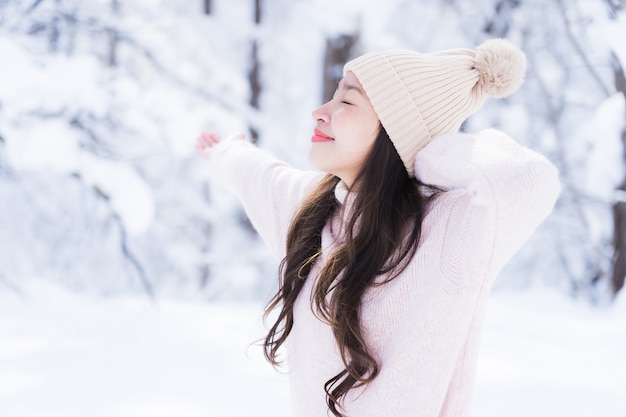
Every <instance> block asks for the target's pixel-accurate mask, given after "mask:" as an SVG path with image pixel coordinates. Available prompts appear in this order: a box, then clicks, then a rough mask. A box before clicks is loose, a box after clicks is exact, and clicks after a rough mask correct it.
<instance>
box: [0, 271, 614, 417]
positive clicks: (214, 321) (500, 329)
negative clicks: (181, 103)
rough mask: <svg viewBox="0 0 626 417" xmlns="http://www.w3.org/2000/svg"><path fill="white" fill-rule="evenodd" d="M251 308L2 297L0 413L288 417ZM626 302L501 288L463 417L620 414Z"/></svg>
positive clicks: (283, 389)
mask: <svg viewBox="0 0 626 417" xmlns="http://www.w3.org/2000/svg"><path fill="white" fill-rule="evenodd" d="M261 313H262V305H261V304H260V303H254V302H251V303H223V302H218V303H202V302H197V301H177V300H173V299H162V300H157V301H156V302H155V303H152V302H150V301H149V300H148V299H147V298H145V297H143V296H140V295H139V296H119V297H114V298H101V297H90V296H85V295H78V294H75V293H71V292H67V291H66V290H64V289H62V288H61V287H57V286H54V285H51V284H48V283H44V282H43V281H32V282H31V284H29V285H27V286H25V288H23V291H22V292H21V293H20V294H16V293H13V292H10V291H6V290H5V291H3V292H0V416H2V417H61V416H62V417H87V416H88V417H126V416H128V417H130V416H133V417H136V416H154V417H160V416H174V415H175V416H177V417H199V416H205V417H249V416H259V417H264V416H273V417H288V416H289V415H290V414H289V406H288V404H289V397H288V384H287V377H286V375H285V374H284V373H280V372H277V371H276V370H274V369H273V368H272V367H271V366H270V365H269V364H267V363H265V361H264V359H263V358H262V349H261V348H260V347H259V346H258V345H255V344H254V343H255V341H257V340H258V339H259V338H261V337H262V336H263V335H264V329H263V327H262V325H261V319H260V317H261ZM624 346H626V297H622V298H621V299H620V300H617V301H616V303H614V304H613V305H612V306H611V307H610V308H605V309H598V308H593V307H591V306H589V305H588V304H585V303H582V302H581V303H577V302H576V301H573V300H571V299H569V298H565V297H564V296H563V295H559V294H556V293H553V292H550V291H549V290H545V289H542V290H534V291H529V292H521V293H516V294H513V293H506V292H497V293H495V294H494V295H493V296H492V300H491V304H490V307H489V310H488V313H487V317H486V326H485V329H484V340H483V347H482V351H481V355H480V361H479V366H478V378H477V389H476V395H475V401H474V406H473V409H472V412H471V414H470V416H471V417H502V416H507V417H531V416H532V417H554V416H568V417H591V416H593V417H624V416H625V415H626V355H624Z"/></svg>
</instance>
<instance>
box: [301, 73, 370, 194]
mask: <svg viewBox="0 0 626 417" xmlns="http://www.w3.org/2000/svg"><path fill="white" fill-rule="evenodd" d="M313 118H314V119H315V120H316V122H317V124H316V127H315V132H314V135H313V137H312V138H311V142H312V147H311V152H310V154H309V159H310V160H311V163H312V164H313V165H315V166H316V167H317V168H319V169H321V170H322V171H325V172H327V173H329V174H333V175H336V176H337V177H339V178H341V179H342V180H343V181H344V182H345V183H346V184H347V185H351V184H352V181H353V180H354V178H355V176H356V175H357V173H358V172H359V169H360V168H361V165H363V162H364V161H365V158H366V157H367V154H368V153H369V151H370V149H371V148H372V145H373V144H374V141H375V140H376V137H377V136H378V132H379V129H380V122H379V120H378V116H377V115H376V113H375V112H374V108H373V107H372V105H371V103H370V101H369V99H368V98H367V95H365V91H363V87H362V86H361V83H360V82H359V80H358V79H357V78H356V76H355V75H354V74H353V73H351V72H348V73H347V74H346V75H345V76H344V78H343V79H342V80H341V82H340V83H339V86H338V88H337V91H335V95H334V96H333V98H332V100H330V101H329V102H328V103H326V104H324V105H323V106H321V107H319V108H318V109H316V110H314V111H313Z"/></svg>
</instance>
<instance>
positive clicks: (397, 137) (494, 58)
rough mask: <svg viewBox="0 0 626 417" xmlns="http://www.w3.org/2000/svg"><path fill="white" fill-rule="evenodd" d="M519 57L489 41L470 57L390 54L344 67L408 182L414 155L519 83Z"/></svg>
mask: <svg viewBox="0 0 626 417" xmlns="http://www.w3.org/2000/svg"><path fill="white" fill-rule="evenodd" d="M525 66H526V60H525V57H524V54H523V53H522V52H521V51H520V50H519V49H518V48H516V47H515V46H513V45H512V44H510V43H509V42H508V41H505V40H503V39H492V40H490V41H486V42H485V43H483V44H482V45H481V46H480V47H479V48H477V49H476V50H475V51H474V50H470V49H452V50H446V51H441V52H435V53H430V54H421V53H417V52H414V51H405V50H395V51H386V52H372V53H368V54H365V55H363V56H360V57H358V58H356V59H354V60H352V61H350V62H348V63H347V64H346V65H345V67H344V73H346V72H348V71H350V72H352V73H353V74H354V75H355V76H356V77H357V78H358V79H359V82H360V83H361V85H362V86H363V89H364V90H365V93H366V94H367V96H368V98H369V100H370V102H371V103H372V106H373V108H374V110H375V112H376V114H377V115H378V118H379V119H380V122H381V124H382V125H383V127H384V128H385V130H386V131H387V133H388V135H389V137H390V139H391V141H392V142H393V144H394V146H395V148H396V150H397V151H398V154H399V155H400V158H401V159H402V162H403V163H404V166H405V168H406V170H407V172H408V173H409V175H410V176H414V164H415V155H416V154H417V152H419V150H420V149H422V148H423V147H424V146H426V145H427V144H428V143H430V141H432V140H433V139H434V138H436V137H438V136H440V135H443V134H446V133H453V132H456V131H457V130H458V129H459V128H460V126H461V124H462V123H463V121H464V120H465V119H466V118H467V117H469V115H471V114H472V113H474V112H475V111H476V110H478V109H479V108H480V107H481V106H482V104H483V102H484V99H485V93H488V94H492V95H494V96H499V97H502V96H504V95H507V94H510V93H511V92H513V91H515V90H516V89H517V88H518V87H519V85H520V84H521V82H522V80H523V75H524V71H525Z"/></svg>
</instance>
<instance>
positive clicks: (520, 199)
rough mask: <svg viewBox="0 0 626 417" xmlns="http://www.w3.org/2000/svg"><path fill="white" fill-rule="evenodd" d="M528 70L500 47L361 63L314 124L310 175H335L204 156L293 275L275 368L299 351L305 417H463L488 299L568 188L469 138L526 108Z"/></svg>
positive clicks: (233, 147) (536, 163) (490, 141)
mask: <svg viewBox="0 0 626 417" xmlns="http://www.w3.org/2000/svg"><path fill="white" fill-rule="evenodd" d="M525 65H526V61H525V57H524V54H523V53H522V52H521V51H520V50H519V49H518V48H516V47H515V46H513V45H512V44H510V43H509V42H508V41H505V40H502V39H493V40H489V41H486V42H484V43H483V44H482V45H480V46H479V47H478V48H477V49H476V50H465V49H457V50H448V51H442V52H437V53H432V54H419V53H415V52H411V51H389V52H377V53H370V54H366V55H363V56H361V57H359V58H357V59H355V60H353V61H350V62H349V63H348V64H346V66H345V69H344V78H343V79H342V81H341V82H340V83H339V86H338V89H337V91H336V93H335V96H334V97H333V98H332V100H331V101H329V102H328V103H326V104H324V105H323V106H322V107H320V108H319V109H317V110H315V111H314V112H313V118H314V119H315V121H316V128H315V130H314V134H313V137H312V139H311V142H312V147H311V152H310V159H311V161H312V163H313V164H314V165H315V166H316V167H318V168H319V169H320V170H321V171H323V172H324V173H325V174H319V173H310V172H304V171H299V170H296V169H293V168H291V167H289V166H288V165H286V164H285V163H283V162H280V161H278V160H276V159H275V158H274V157H272V156H271V155H270V154H268V153H266V152H264V151H262V150H259V149H257V148H255V147H254V146H253V145H251V144H249V143H247V142H245V141H243V140H225V141H223V140H221V139H220V137H219V136H217V135H215V134H203V135H201V137H200V138H199V139H198V144H197V151H198V153H199V154H200V155H202V156H204V157H207V158H209V157H210V158H211V160H212V165H213V168H214V170H215V171H216V172H217V174H218V175H217V176H218V178H219V179H220V180H221V181H222V182H223V184H224V185H225V186H226V187H227V188H228V189H230V190H231V191H233V192H234V193H235V194H236V195H237V196H238V197H239V198H240V200H241V202H242V203H243V205H244V208H245V210H246V212H247V213H248V215H249V217H250V219H251V221H252V223H253V224H254V225H255V227H256V228H257V230H258V232H259V233H260V235H261V236H262V237H263V239H264V240H265V241H266V243H267V244H268V245H269V246H270V248H271V249H272V250H273V252H274V253H275V254H276V255H277V256H278V258H279V259H282V263H281V268H280V286H279V290H278V293H277V294H276V295H275V297H274V299H273V300H272V301H271V303H270V304H269V306H268V308H267V311H266V314H267V313H269V312H274V313H275V317H276V321H275V323H274V325H273V327H272V328H271V329H270V331H269V334H268V336H267V338H266V341H265V352H266V356H267V358H268V359H269V361H270V362H271V363H272V364H274V365H276V364H277V363H278V361H279V358H278V353H279V348H281V347H283V346H286V348H287V349H286V350H287V353H288V367H289V375H290V379H291V390H292V397H293V398H292V399H293V407H294V411H295V415H296V416H298V417H302V416H310V417H322V416H326V415H330V413H332V414H333V415H335V416H347V417H369V416H372V417H383V416H389V417H407V416H420V417H443V416H446V417H459V416H464V415H466V413H467V409H468V405H469V401H470V397H471V391H472V387H473V383H474V382H473V380H474V371H475V366H476V360H477V350H478V345H479V336H480V327H481V322H482V318H483V315H484V310H485V305H486V302H487V296H488V293H489V291H490V289H491V286H492V283H493V281H494V279H495V277H496V275H497V274H498V272H499V271H500V270H501V269H502V267H503V266H504V264H505V263H506V262H507V261H508V260H509V259H510V258H511V256H512V255H513V254H514V253H515V252H516V251H517V249H518V248H519V247H520V246H521V245H522V244H523V243H524V242H525V241H526V240H527V239H528V238H529V236H530V235H531V233H532V232H533V230H534V229H535V228H536V227H537V226H538V225H539V223H540V222H541V221H542V220H543V219H544V218H545V217H546V216H547V215H548V214H549V212H550V211H551V210H552V208H553V205H554V203H555V200H556V197H557V194H558V191H559V183H558V174H557V171H556V169H555V168H554V167H553V166H552V164H550V163H549V162H548V161H547V160H546V159H545V158H544V157H542V156H540V155H538V154H537V153H535V152H532V151H530V150H529V149H526V148H523V147H521V146H519V145H518V144H516V143H515V142H514V141H513V140H512V139H510V138H508V137H507V136H506V135H505V134H503V133H501V132H498V131H495V130H488V131H484V132H480V133H478V134H465V133H458V129H459V127H460V125H461V123H462V122H463V121H464V120H465V119H466V118H467V117H468V116H469V115H470V114H471V113H473V112H474V111H476V110H478V109H479V108H480V106H481V105H482V103H483V101H484V97H485V94H489V95H492V96H495V97H504V96H506V95H508V94H511V93H512V92H514V91H515V90H516V89H517V88H518V87H519V85H520V84H521V82H522V79H523V75H524V72H525ZM425 184H429V185H428V186H426V185H425ZM273 316H274V315H273Z"/></svg>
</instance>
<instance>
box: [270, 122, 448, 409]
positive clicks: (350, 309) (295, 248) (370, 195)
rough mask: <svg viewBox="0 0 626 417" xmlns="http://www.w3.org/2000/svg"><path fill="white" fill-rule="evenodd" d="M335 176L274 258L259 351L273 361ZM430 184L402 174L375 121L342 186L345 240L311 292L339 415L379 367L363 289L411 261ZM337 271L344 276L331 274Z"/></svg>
mask: <svg viewBox="0 0 626 417" xmlns="http://www.w3.org/2000/svg"><path fill="white" fill-rule="evenodd" d="M339 181H340V179H339V178H337V177H336V176H334V175H327V176H326V177H325V178H324V179H323V180H322V181H321V182H320V184H319V185H318V186H317V187H316V189H315V190H314V191H313V192H312V193H311V194H310V195H309V197H308V198H307V199H306V200H305V201H304V202H303V204H302V205H301V207H300V209H299V211H298V212H297V214H296V216H295V217H294V219H293V221H292V223H291V227H290V229H289V233H288V236H287V255H286V256H285V258H284V259H283V260H282V262H281V264H280V285H279V289H278V292H277V293H276V295H275V296H274V297H273V298H272V300H271V301H270V303H269V304H268V306H267V308H266V310H265V317H267V316H268V315H269V313H270V312H272V311H274V310H275V309H280V310H279V313H278V317H277V318H276V321H275V323H274V325H273V326H272V327H271V328H270V330H269V333H268V335H267V337H266V338H265V343H264V347H265V357H266V358H267V359H268V361H269V362H271V363H272V364H273V365H275V366H277V365H278V364H279V360H278V350H279V348H280V347H281V346H282V345H283V343H285V341H286V339H287V336H289V333H290V332H291V329H292V327H293V323H294V317H293V305H294V302H295V301H296V298H297V297H298V295H299V293H300V291H301V290H302V287H303V285H304V282H305V280H306V279H307V278H308V276H309V273H310V272H311V268H312V267H313V265H314V264H315V262H316V260H317V258H318V256H319V255H320V252H321V237H322V230H323V228H324V226H325V225H326V224H327V223H328V221H329V220H330V218H331V216H332V215H333V214H334V213H335V212H336V211H337V210H339V209H340V204H339V202H338V201H337V199H336V197H335V187H336V185H337V183H338V182H339ZM355 190H358V192H354V191H355ZM433 191H436V190H434V189H432V188H425V187H424V186H423V185H422V184H421V183H420V182H419V181H418V180H416V179H415V178H410V177H409V176H408V174H407V171H406V169H405V168H404V165H403V163H402V160H401V159H400V156H399V155H398V153H397V151H396V150H395V148H394V146H393V144H392V143H391V140H390V139H389V136H388V135H387V132H386V131H385V129H384V128H382V127H381V128H380V132H379V134H378V137H377V138H376V140H375V142H374V145H373V147H372V149H371V151H370V152H369V154H368V156H367V158H366V160H365V162H364V164H363V166H362V168H361V170H360V172H359V173H358V175H357V177H356V178H355V180H354V183H353V184H352V185H351V187H350V189H349V190H348V192H349V193H352V194H353V195H354V203H353V205H352V207H351V208H352V211H351V212H350V213H348V216H349V217H348V220H347V222H346V224H345V225H344V229H343V231H344V233H345V234H346V236H345V237H346V239H345V243H343V244H341V245H339V246H338V247H337V249H336V250H335V251H334V252H333V253H332V254H330V255H329V258H328V260H327V261H326V263H325V264H324V265H323V267H322V269H321V272H320V274H319V277H317V281H316V284H315V286H314V289H313V294H312V302H313V306H314V307H315V309H314V311H315V312H316V314H317V316H318V317H319V318H320V319H322V320H323V321H325V322H327V323H328V325H329V326H330V327H331V328H332V330H333V333H334V336H335V340H336V342H337V345H338V347H339V351H340V352H341V359H342V360H343V364H344V366H345V369H344V370H343V371H341V372H339V373H338V374H337V375H335V376H333V377H332V378H330V379H329V380H328V381H327V382H326V384H325V385H324V389H325V391H326V400H327V404H328V408H329V410H330V411H331V412H332V413H333V414H334V415H335V416H337V417H342V416H343V414H342V413H341V412H340V411H339V408H340V407H341V401H342V400H343V399H344V398H345V395H346V394H347V393H348V391H349V390H350V389H353V388H357V387H360V386H363V385H365V384H367V383H369V382H371V381H372V380H373V379H374V378H376V376H377V375H378V373H379V370H380V364H378V363H377V361H376V360H375V358H374V357H373V356H372V353H371V352H370V350H369V347H368V346H367V344H366V343H365V340H364V337H363V329H362V328H361V322H360V319H359V318H360V310H361V299H362V297H363V294H364V293H365V292H366V291H367V289H368V288H370V287H372V286H375V285H379V284H384V283H386V282H388V281H390V280H391V279H393V278H395V277H396V276H397V275H398V274H399V273H400V272H402V270H403V269H404V267H405V266H406V264H407V263H408V261H410V260H411V258H412V257H413V255H414V254H415V251H416V250H417V247H418V242H419V238H420V232H421V225H422V219H423V217H424V210H425V206H426V204H427V203H428V200H429V198H430V196H432V195H433ZM339 273H342V276H341V278H340V279H337V277H338V275H339ZM379 277H380V278H379ZM314 278H316V277H311V279H314ZM377 278H378V279H377Z"/></svg>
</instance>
